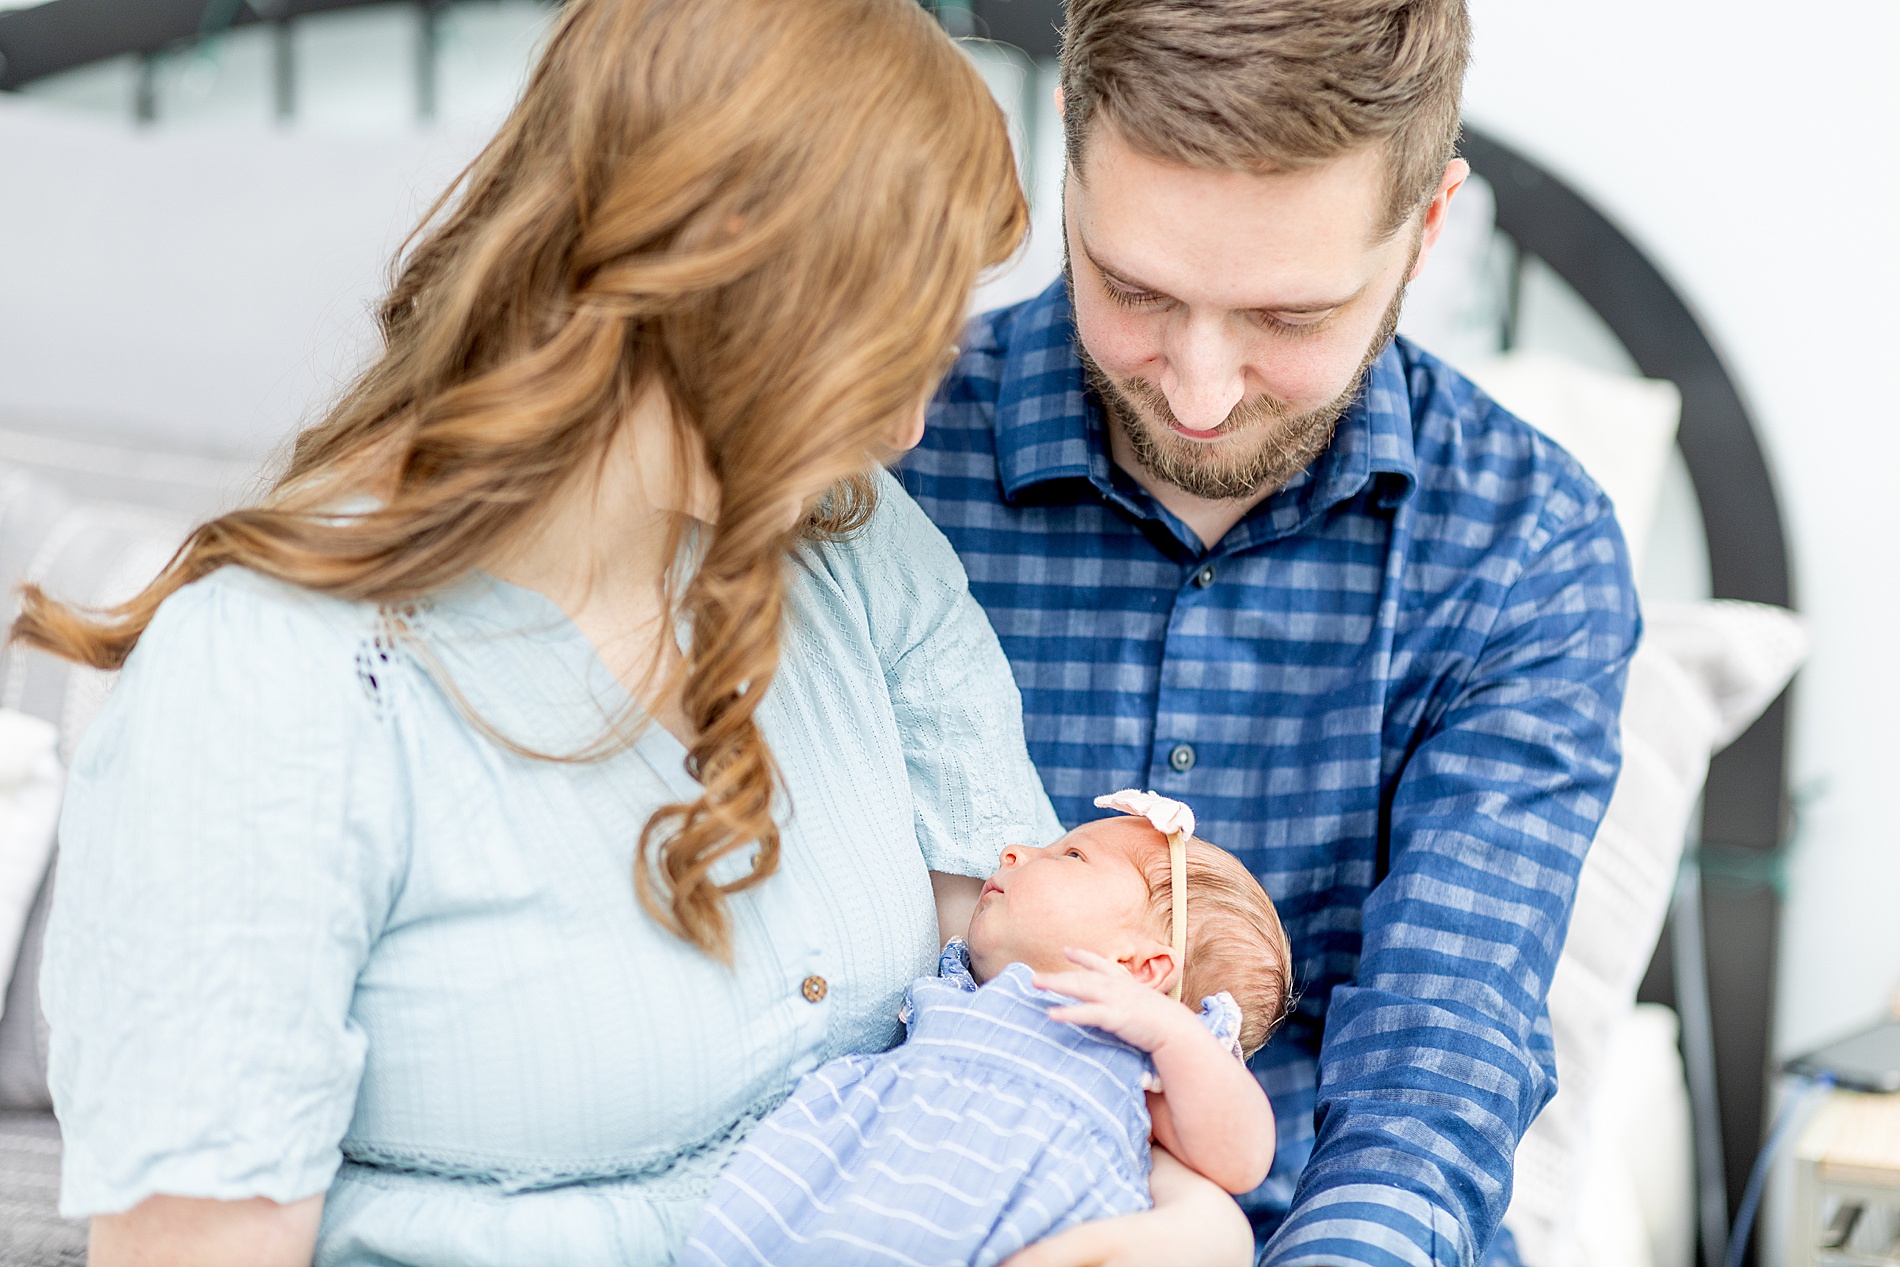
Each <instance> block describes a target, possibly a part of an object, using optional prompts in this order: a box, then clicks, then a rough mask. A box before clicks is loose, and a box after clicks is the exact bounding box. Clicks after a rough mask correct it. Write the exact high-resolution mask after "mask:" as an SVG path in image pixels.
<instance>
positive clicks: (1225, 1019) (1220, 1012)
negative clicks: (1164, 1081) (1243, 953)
mask: <svg viewBox="0 0 1900 1267" xmlns="http://www.w3.org/2000/svg"><path fill="white" fill-rule="evenodd" d="M1200 1021H1201V1024H1202V1025H1205V1026H1206V1027H1207V1032H1208V1033H1210V1034H1212V1035H1213V1036H1214V1037H1215V1039H1216V1040H1217V1041H1218V1042H1219V1043H1220V1045H1221V1046H1223V1047H1225V1048H1226V1049H1227V1050H1228V1051H1229V1052H1231V1053H1232V1054H1233V1057H1234V1059H1235V1060H1239V1061H1243V1062H1244V1061H1245V1060H1246V1059H1247V1057H1246V1056H1245V1055H1243V1054H1242V1053H1241V1050H1240V1004H1238V1003H1236V1002H1234V996H1233V995H1231V994H1229V993H1227V991H1225V990H1222V991H1221V992H1220V993H1219V994H1210V995H1208V996H1207V997H1206V998H1204V999H1202V1000H1201V1015H1200ZM1141 1089H1142V1090H1143V1091H1160V1090H1162V1086H1161V1079H1160V1078H1159V1077H1158V1076H1156V1074H1155V1071H1154V1070H1153V1069H1152V1068H1151V1069H1149V1070H1148V1072H1147V1073H1145V1074H1143V1075H1142V1076H1141Z"/></svg>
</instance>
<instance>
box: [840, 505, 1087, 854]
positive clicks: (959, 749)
mask: <svg viewBox="0 0 1900 1267" xmlns="http://www.w3.org/2000/svg"><path fill="white" fill-rule="evenodd" d="M877 492H878V509H877V512H876V514H875V515H874V516H873V517H872V520H871V522H870V524H869V525H867V526H866V527H865V529H864V530H863V531H862V532H860V533H859V534H857V535H856V536H854V537H852V538H851V539H850V540H848V541H846V542H844V543H842V546H841V548H837V549H834V550H831V551H827V555H828V556H829V557H830V558H831V559H833V560H835V562H834V563H833V566H834V567H837V568H841V569H843V570H844V571H845V572H846V573H847V574H848V579H849V581H850V582H851V583H852V584H853V585H854V587H855V588H856V589H857V590H858V591H859V592H860V593H861V594H862V597H863V601H864V605H865V616H866V619H867V621H868V624H869V628H870V634H871V640H872V642H873V644H874V645H875V646H876V648H877V653H878V659H879V661H880V663H881V664H882V666H883V670H884V680H885V684H886V686H887V688H888V689H889V691H890V699H891V708H892V711H893V712H894V714H895V716H896V719H897V728H898V733H899V736H900V738H901V741H902V743H903V748H904V764H905V767H906V770H907V771H908V773H909V776H910V784H911V799H912V802H913V804H914V806H915V809H916V820H917V840H918V843H919V845H920V846H921V847H922V849H923V853H924V861H925V862H926V864H927V865H928V866H929V867H930V869H931V870H932V871H943V872H948V873H950V874H952V875H967V876H987V875H989V874H990V873H991V872H993V871H994V870H995V869H996V864H997V857H998V855H999V854H1000V853H1001V852H1002V850H1003V847H1004V846H1005V845H1010V844H1037V845H1040V844H1047V843H1048V842H1049V841H1051V840H1054V839H1055V838H1056V837H1057V836H1060V835H1061V834H1062V825H1061V824H1060V823H1059V822H1058V821H1057V820H1056V815H1055V810H1054V809H1052V808H1051V807H1050V804H1049V798H1048V796H1047V795H1046V794H1045V793H1044V792H1043V787H1042V780H1041V779H1040V778H1039V777H1038V776H1037V774H1036V768H1035V766H1034V765H1033V764H1032V763H1031V762H1030V759H1029V748H1028V744H1027V741H1026V740H1025V738H1024V735H1023V718H1022V698H1021V696H1020V695H1018V694H1017V690H1016V679H1015V677H1014V675H1012V673H1011V672H1010V667H1009V661H1008V659H1007V658H1005V656H1004V655H1003V648H1002V646H1001V645H1000V644H999V643H998V642H997V640H996V632H995V630H994V629H992V628H991V627H990V621H989V618H988V617H987V616H985V615H984V614H983V609H982V608H981V607H980V606H978V605H977V602H976V600H975V599H974V598H972V597H971V595H970V585H969V579H968V578H967V577H966V576H965V574H964V571H963V565H962V563H960V562H959V561H958V560H957V556H956V552H955V551H954V550H953V549H951V547H950V543H949V542H948V541H947V540H945V539H944V535H943V533H942V532H941V531H939V530H938V528H937V526H936V525H935V524H933V523H931V522H930V520H929V519H928V518H926V517H925V516H924V513H923V511H921V510H920V509H918V507H917V503H916V502H914V501H913V500H911V497H910V494H908V493H906V492H905V491H904V489H903V486H902V485H900V484H899V483H898V482H897V480H896V479H895V478H893V477H892V476H890V475H889V474H886V473H883V472H879V474H878V477H877Z"/></svg>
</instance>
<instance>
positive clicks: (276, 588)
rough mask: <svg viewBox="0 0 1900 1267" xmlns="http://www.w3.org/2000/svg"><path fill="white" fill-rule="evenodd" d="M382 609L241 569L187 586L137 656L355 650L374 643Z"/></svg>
mask: <svg viewBox="0 0 1900 1267" xmlns="http://www.w3.org/2000/svg"><path fill="white" fill-rule="evenodd" d="M380 622H381V615H380V611H379V609H378V607H377V605H376V604H374V603H367V602H355V601H351V600H349V599H342V598H336V597H333V596H331V595H328V594H321V593H318V592H317V591H315V590H311V589H306V588H304V587H303V586H300V585H294V584H291V583H290V582H288V581H280V580H277V579H276V578H274V577H270V576H265V575H264V574H263V573H261V572H254V571H252V570H251V569H249V568H244V567H237V566H235V565H233V566H228V567H222V568H219V569H218V570H217V571H215V572H212V573H211V574H210V575H208V576H205V577H202V578H200V579H199V580H196V581H193V582H192V583H191V584H189V585H185V586H182V587H181V588H179V589H178V590H177V592H175V593H173V594H172V595H171V596H169V597H168V598H166V599H165V601H164V602H163V603H161V604H159V607H158V612H157V614H156V615H154V616H153V617H152V623H151V624H150V625H149V626H148V627H147V628H146V631H145V633H144V635H143V636H142V637H141V638H140V639H139V644H138V647H137V648H135V649H134V651H133V653H132V655H133V658H134V659H137V658H139V657H140V656H141V655H144V656H146V657H147V658H153V655H152V653H154V652H162V653H163V652H171V651H173V650H174V649H176V650H184V651H188V652H190V653H191V658H192V659H194V660H203V659H204V654H203V653H204V652H205V651H206V650H207V649H209V648H213V647H215V648H217V649H219V650H220V651H222V652H224V653H225V654H227V655H235V656H237V657H239V658H240V659H244V660H255V659H260V658H266V657H273V656H280V655H282V654H284V653H285V652H293V653H302V654H315V655H322V654H325V653H334V652H338V651H346V650H353V649H354V648H355V646H356V645H357V644H358V643H360V642H361V641H362V640H363V639H364V638H366V637H374V635H375V632H376V629H377V627H378V625H379V623H380Z"/></svg>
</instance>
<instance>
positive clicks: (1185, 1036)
mask: <svg viewBox="0 0 1900 1267" xmlns="http://www.w3.org/2000/svg"><path fill="white" fill-rule="evenodd" d="M1067 954H1068V957H1069V959H1070V960H1071V961H1072V962H1073V963H1075V964H1076V965H1077V969H1078V970H1077V971H1073V972H1057V973H1037V974H1036V985H1037V987H1038V988H1040V989H1044V990H1053V991H1054V992H1056V993H1057V994H1066V995H1068V996H1069V997H1071V998H1074V999H1078V1000H1080V1002H1077V1003H1074V1004H1070V1005H1068V1006H1065V1007H1055V1008H1051V1009H1049V1015H1050V1017H1051V1018H1053V1019H1055V1020H1058V1021H1067V1022H1069V1023H1071V1024H1075V1025H1092V1026H1094V1027H1095V1028H1097V1029H1103V1030H1107V1031H1108V1032H1109V1033H1111V1034H1114V1035H1115V1036H1116V1037H1117V1038H1120V1039H1121V1040H1122V1041H1123V1042H1127V1043H1132V1044H1134V1045H1135V1046H1136V1047H1139V1048H1141V1049H1142V1050H1143V1051H1145V1052H1147V1053H1148V1054H1149V1055H1150V1056H1151V1057H1152V1058H1153V1060H1154V1066H1155V1075H1156V1077H1158V1078H1159V1079H1160V1082H1161V1085H1162V1087H1163V1088H1165V1090H1164V1091H1162V1092H1160V1093H1158V1094H1151V1095H1150V1096H1149V1097H1148V1107H1149V1112H1150V1114H1151V1115H1152V1116H1153V1119H1154V1125H1155V1138H1156V1139H1157V1140H1159V1141H1160V1142H1161V1144H1162V1146H1163V1147H1165V1148H1166V1149H1167V1150H1168V1151H1169V1152H1171V1153H1173V1154H1174V1155H1175V1156H1176V1157H1178V1158H1180V1159H1181V1161H1183V1162H1184V1163H1186V1164H1187V1165H1188V1166H1190V1167H1192V1168H1193V1169H1195V1170H1198V1171H1199V1172H1200V1173H1201V1174H1203V1175H1206V1176H1207V1177H1208V1178H1209V1179H1212V1180H1213V1181H1214V1182H1215V1183H1217V1184H1219V1185H1220V1186H1221V1187H1223V1188H1225V1189H1227V1190H1228V1191H1229V1192H1234V1193H1240V1192H1251V1191H1253V1189H1255V1188H1257V1187H1259V1186H1260V1182H1261V1180H1263V1179H1265V1178H1266V1177H1267V1170H1268V1169H1269V1168H1270V1167H1271V1166H1272V1165H1273V1142H1274V1130H1273V1109H1272V1106H1271V1105H1269V1104H1268V1103H1267V1095H1266V1092H1264V1091H1262V1090H1261V1089H1260V1084H1259V1082H1257V1081H1255V1079H1254V1076H1253V1074H1252V1073H1251V1072H1250V1071H1249V1070H1248V1069H1247V1066H1246V1065H1244V1064H1242V1063H1241V1062H1240V1061H1238V1060H1235V1059H1234V1056H1233V1053H1232V1052H1230V1051H1228V1050H1227V1049H1226V1048H1224V1047H1223V1046H1222V1045H1221V1043H1220V1040H1219V1039H1217V1038H1215V1037H1214V1036H1213V1035H1212V1034H1210V1033H1208V1032H1207V1029H1206V1027H1205V1026H1203V1025H1202V1024H1201V1022H1200V1020H1199V1018H1197V1017H1196V1016H1195V1014H1194V1013H1193V1012H1191V1011H1189V1010H1188V1009H1187V1008H1186V1007H1183V1006H1182V1005H1181V1004H1180V1003H1177V1002H1175V1001H1174V1000H1173V999H1170V998H1169V997H1168V996H1167V995H1165V994H1162V993H1161V992H1160V991H1158V990H1155V989H1153V988H1151V987H1149V986H1145V985H1143V984H1141V983H1140V982H1139V981H1136V980H1135V979H1134V978H1133V977H1132V976H1130V975H1128V973H1127V972H1126V971H1125V970H1123V968H1122V967H1121V965H1119V964H1117V963H1115V962H1114V961H1113V960H1111V959H1105V958H1103V957H1102V956H1101V955H1097V954H1093V953H1091V952H1089V951H1086V950H1070V951H1068V952H1067Z"/></svg>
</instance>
